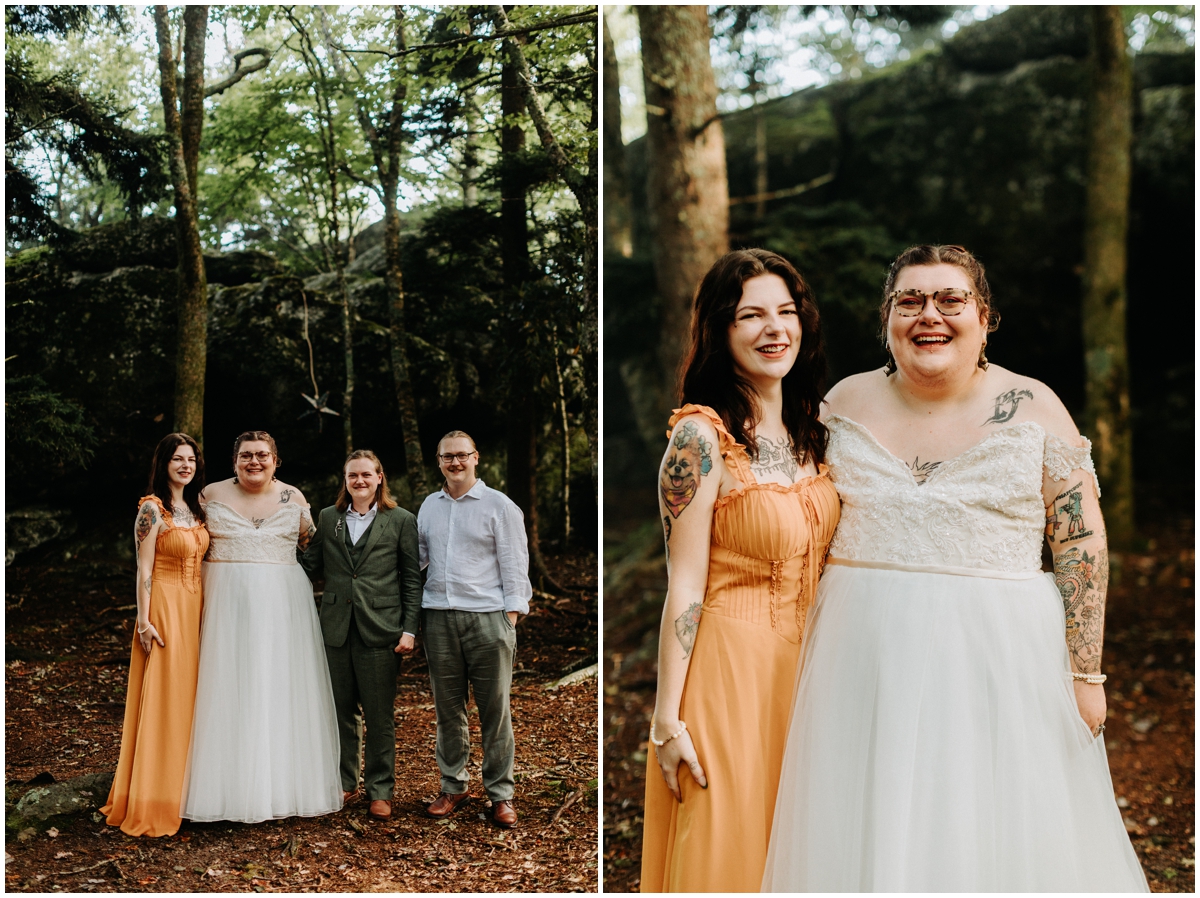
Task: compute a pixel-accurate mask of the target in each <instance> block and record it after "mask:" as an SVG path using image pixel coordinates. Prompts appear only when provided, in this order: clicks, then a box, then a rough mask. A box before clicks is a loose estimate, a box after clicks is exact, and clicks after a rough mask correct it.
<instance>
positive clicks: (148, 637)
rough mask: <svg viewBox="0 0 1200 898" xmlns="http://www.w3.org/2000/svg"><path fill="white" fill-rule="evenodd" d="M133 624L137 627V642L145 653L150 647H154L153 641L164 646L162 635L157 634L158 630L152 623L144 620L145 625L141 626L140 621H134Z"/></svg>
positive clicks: (148, 651) (147, 652)
mask: <svg viewBox="0 0 1200 898" xmlns="http://www.w3.org/2000/svg"><path fill="white" fill-rule="evenodd" d="M133 625H134V626H135V627H136V628H137V638H138V643H139V644H140V645H141V647H142V651H143V652H145V653H146V654H147V655H149V654H150V649H152V648H154V643H156V642H157V643H158V644H159V645H161V646H163V647H165V646H166V643H165V642H163V639H162V637H161V636H159V635H158V630H156V629H154V624H152V623H150V622H149V621H146V624H145V626H143V625H142V623H141V622H140V621H134V624H133Z"/></svg>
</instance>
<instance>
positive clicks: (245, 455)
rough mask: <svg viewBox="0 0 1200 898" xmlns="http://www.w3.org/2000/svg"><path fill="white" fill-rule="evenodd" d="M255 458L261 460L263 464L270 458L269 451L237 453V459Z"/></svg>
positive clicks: (250, 459) (245, 460)
mask: <svg viewBox="0 0 1200 898" xmlns="http://www.w3.org/2000/svg"><path fill="white" fill-rule="evenodd" d="M256 458H257V459H258V460H259V461H260V462H263V463H264V464H265V463H266V462H268V461H270V460H271V453H270V452H239V453H238V461H244V462H249V461H253V460H254V459H256Z"/></svg>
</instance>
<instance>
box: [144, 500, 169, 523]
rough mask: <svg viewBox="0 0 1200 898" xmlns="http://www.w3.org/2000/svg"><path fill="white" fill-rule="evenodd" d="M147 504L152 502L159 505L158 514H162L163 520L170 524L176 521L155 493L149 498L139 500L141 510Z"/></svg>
mask: <svg viewBox="0 0 1200 898" xmlns="http://www.w3.org/2000/svg"><path fill="white" fill-rule="evenodd" d="M147 502H152V503H153V504H155V505H157V506H158V513H159V514H161V515H162V516H163V519H164V520H166V521H167V522H168V523H170V522H173V521H174V516H173V515H172V514H171V512H170V511H168V510H167V509H166V508H165V507H164V506H163V504H162V499H160V498H158V496H156V495H154V494H153V493H151V494H150V495H149V496H142V498H140V499H138V508H139V509H140V508H141V507H142V506H143V505H145V504H146V503H147Z"/></svg>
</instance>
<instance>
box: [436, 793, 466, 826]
mask: <svg viewBox="0 0 1200 898" xmlns="http://www.w3.org/2000/svg"><path fill="white" fill-rule="evenodd" d="M470 797H471V793H469V792H460V793H458V794H457V795H451V794H450V793H449V792H443V793H442V794H441V795H439V796H438V797H437V800H436V801H435V802H434V803H433V804H431V805H429V806H428V807H427V808H425V816H426V817H433V818H434V819H435V820H441V819H442V818H443V817H449V816H450V815H451V814H453V813H454V812H455V811H456V810H457V809H458V806H459V805H460V804H462V803H463V802H465V801H466V800H467V799H468V798H470Z"/></svg>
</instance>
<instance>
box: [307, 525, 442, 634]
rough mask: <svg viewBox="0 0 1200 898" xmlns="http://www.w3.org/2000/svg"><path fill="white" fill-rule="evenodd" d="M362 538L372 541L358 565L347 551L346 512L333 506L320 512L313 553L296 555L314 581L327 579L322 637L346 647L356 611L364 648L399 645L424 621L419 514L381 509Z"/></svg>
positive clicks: (322, 605)
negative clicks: (323, 576)
mask: <svg viewBox="0 0 1200 898" xmlns="http://www.w3.org/2000/svg"><path fill="white" fill-rule="evenodd" d="M360 539H366V541H367V542H366V545H365V546H363V550H362V554H361V555H360V556H359V559H358V564H357V565H355V564H354V563H353V562H352V561H351V560H350V553H349V552H348V551H347V549H346V513H345V512H342V511H338V510H337V506H336V505H331V506H329V507H328V508H325V509H322V510H321V514H320V517H319V518H318V519H317V534H316V536H314V537H313V541H312V542H311V543H310V544H309V547H308V550H307V551H305V552H303V553H297V555H298V557H299V559H300V563H301V564H302V565H303V566H304V570H305V571H306V572H307V573H308V575H309V577H313V578H315V577H317V576H319V575H320V574H321V573H322V572H324V574H325V594H324V596H322V598H321V632H322V634H323V635H324V637H325V644H326V645H332V646H340V645H343V644H345V642H346V636H347V634H348V633H349V632H350V612H351V610H352V609H353V611H354V623H355V625H356V626H357V627H358V632H359V635H360V636H361V637H362V641H363V642H364V643H365V644H367V645H369V646H371V647H373V648H380V647H382V646H385V645H395V644H396V643H397V642H399V641H400V635H401V634H402V633H416V632H417V626H418V624H419V622H420V619H421V570H420V559H419V547H418V542H417V518H416V515H414V514H412V513H411V512H408V511H405V510H404V509H403V508H399V507H397V508H386V509H385V508H381V509H379V511H378V512H377V513H376V515H375V520H374V522H373V523H372V524H371V529H370V531H369V532H368V533H367V534H366V535H365V536H364V537H360Z"/></svg>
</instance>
